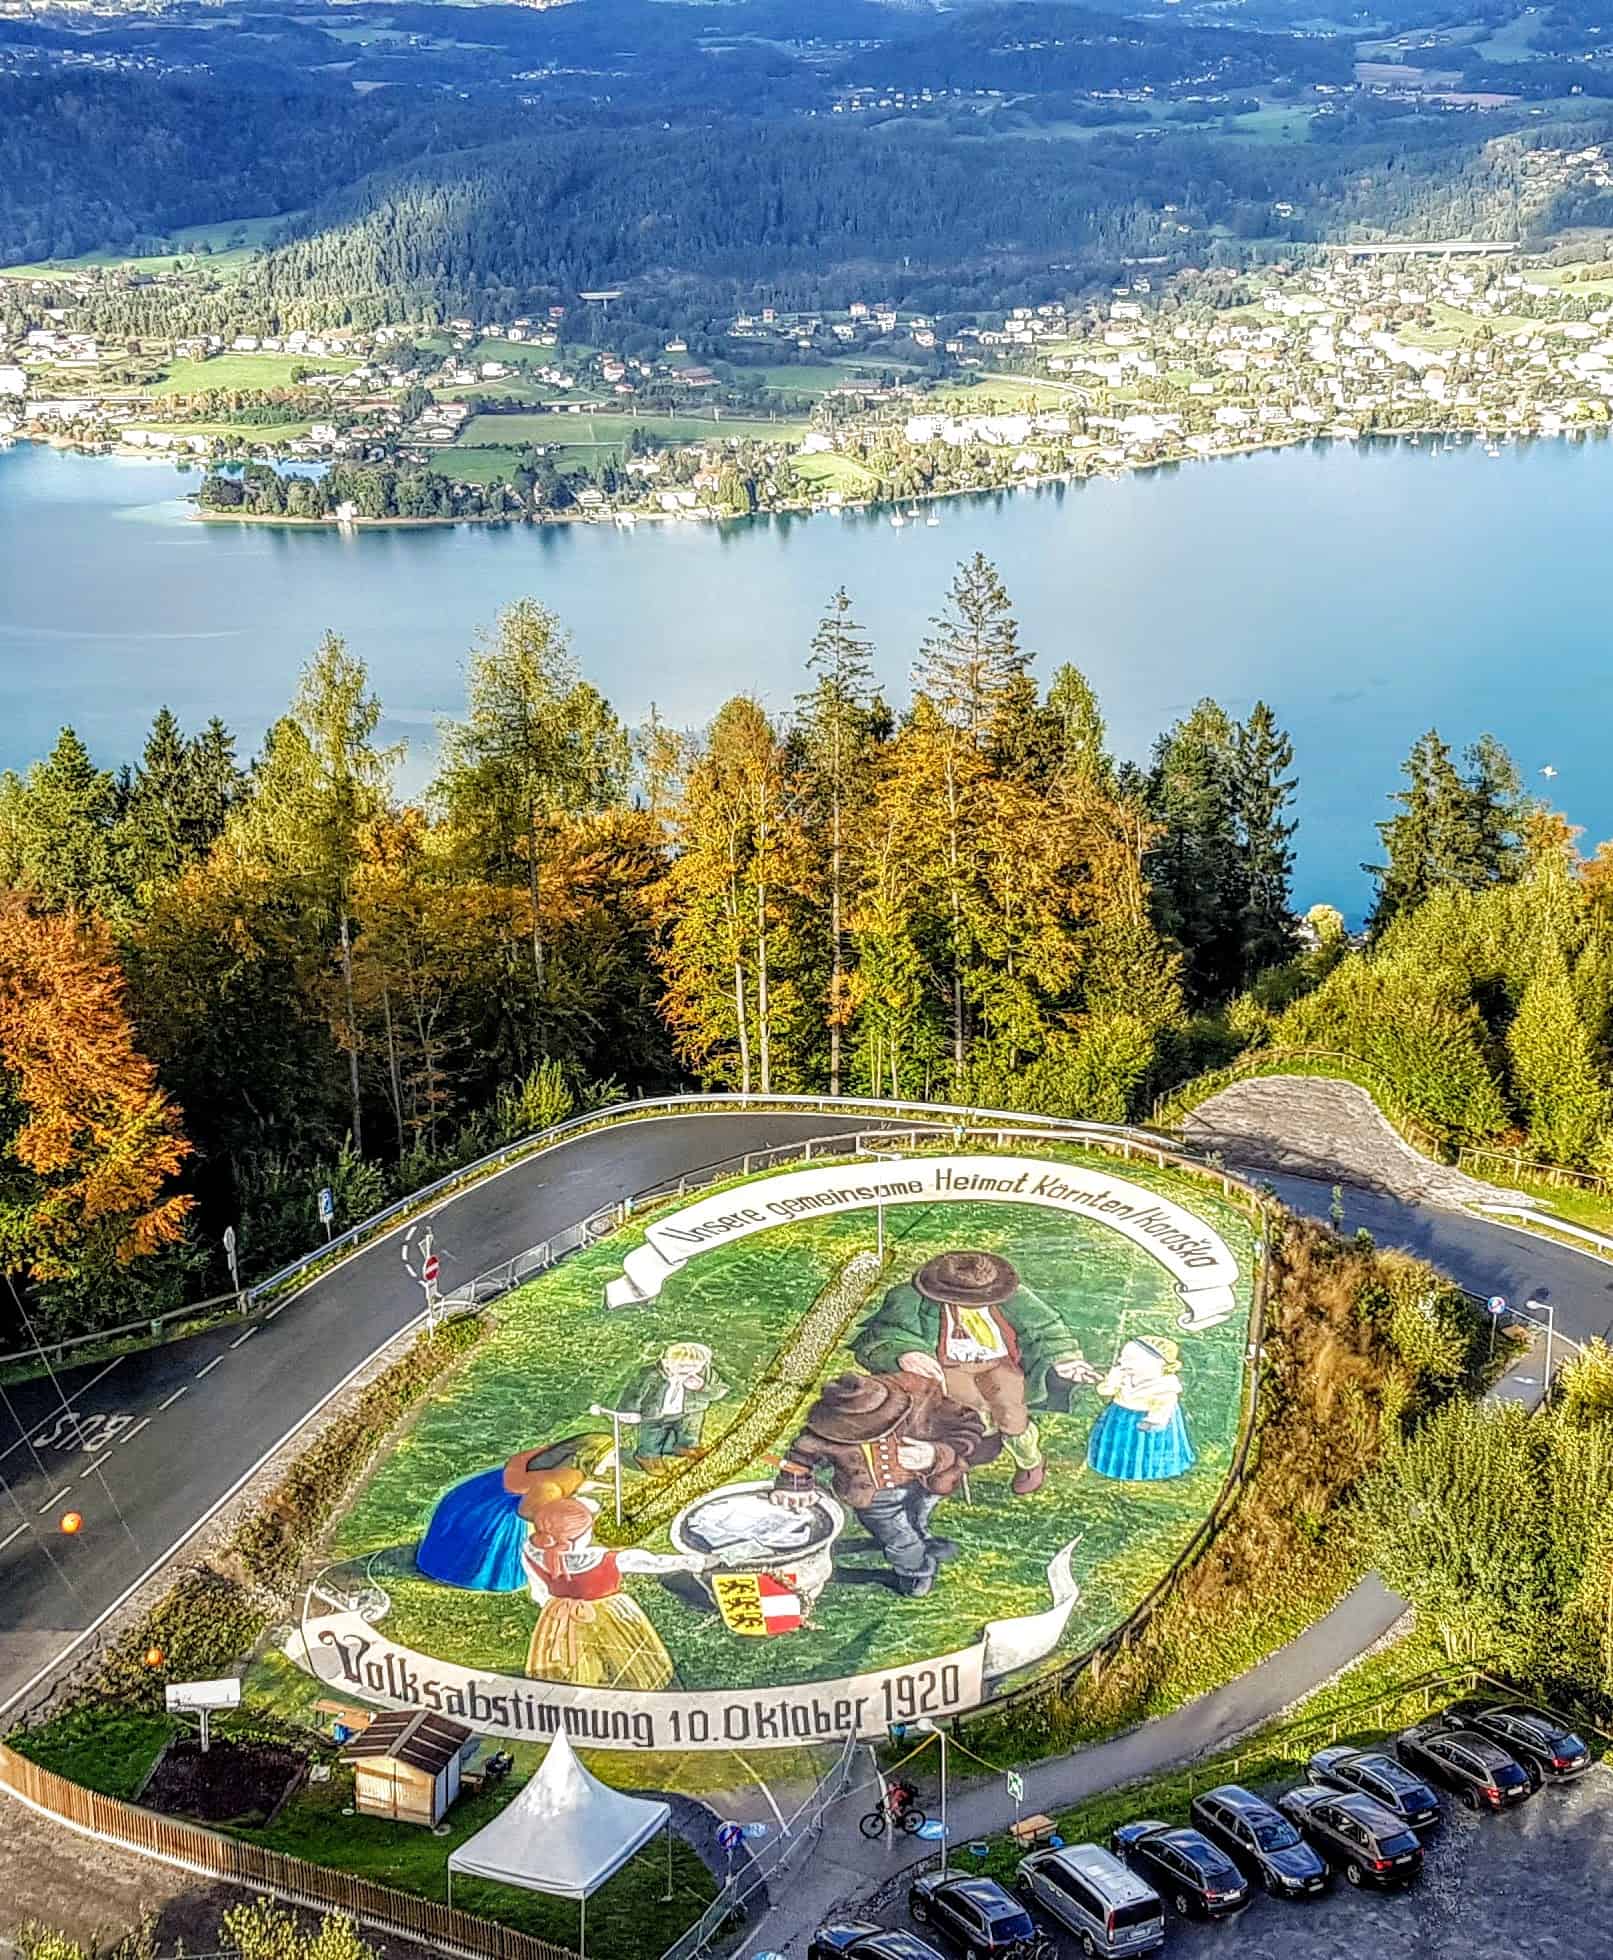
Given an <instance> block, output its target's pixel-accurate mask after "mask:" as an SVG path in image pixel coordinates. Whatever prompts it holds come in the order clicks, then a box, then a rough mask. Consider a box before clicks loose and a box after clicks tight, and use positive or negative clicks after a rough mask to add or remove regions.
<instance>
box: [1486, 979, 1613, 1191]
mask: <svg viewBox="0 0 1613 1960" xmlns="http://www.w3.org/2000/svg"><path fill="white" fill-rule="evenodd" d="M1507 1055H1508V1059H1509V1060H1510V1062H1511V1064H1512V1085H1513V1089H1514V1091H1515V1093H1516V1095H1517V1098H1518V1101H1519V1103H1520V1104H1521V1105H1522V1108H1523V1112H1524V1115H1525V1116H1526V1117H1527V1119H1528V1123H1529V1143H1530V1147H1531V1148H1532V1149H1533V1150H1534V1152H1535V1154H1536V1155H1537V1156H1539V1157H1541V1158H1543V1159H1544V1160H1545V1161H1546V1162H1547V1163H1552V1164H1577V1163H1581V1162H1583V1161H1584V1159H1585V1157H1586V1155H1587V1154H1588V1153H1589V1151H1590V1149H1591V1146H1592V1145H1593V1143H1594V1142H1595V1141H1596V1138H1597V1136H1598V1134H1599V1132H1600V1130H1601V1128H1602V1124H1603V1122H1604V1120H1605V1118H1606V1114H1607V1105H1608V1094H1607V1089H1606V1086H1605V1084H1604V1081H1603V1078H1602V1073H1601V1070H1600V1069H1599V1067H1598V1066H1597V1055H1596V1052H1595V1044H1594V1041H1593V1039H1592V1036H1591V1030H1590V1028H1589V1027H1588V1026H1587V1025H1586V1022H1585V1017H1584V1015H1583V1013H1582V1011H1581V1008H1580V1003H1579V1000H1578V998H1577V997H1576V995H1575V991H1574V983H1573V981H1572V979H1571V978H1570V977H1569V971H1568V965H1567V962H1566V961H1565V960H1564V958H1563V955H1562V952H1561V949H1560V948H1559V947H1557V946H1556V945H1550V946H1548V947H1547V948H1546V949H1545V951H1544V952H1543V954H1542V955H1541V956H1539V957H1538V958H1537V959H1536V961H1535V966H1534V972H1533V974H1532V975H1531V977H1530V980H1529V983H1528V985H1527V987H1525V989H1524V995H1523V999H1522V1001H1521V1002H1520V1003H1519V1006H1518V1012H1517V1014H1516V1016H1515V1017H1514V1019H1513V1022H1512V1026H1511V1027H1510V1028H1509V1029H1508V1030H1507Z"/></svg>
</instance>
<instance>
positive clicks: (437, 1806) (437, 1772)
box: [342, 1709, 471, 1825]
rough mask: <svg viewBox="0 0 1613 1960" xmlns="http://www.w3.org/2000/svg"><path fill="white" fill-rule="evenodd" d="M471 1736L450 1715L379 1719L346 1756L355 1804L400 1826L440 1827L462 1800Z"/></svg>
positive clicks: (405, 1713) (367, 1814)
mask: <svg viewBox="0 0 1613 1960" xmlns="http://www.w3.org/2000/svg"><path fill="white" fill-rule="evenodd" d="M470 1740H471V1731H470V1730H469V1729H467V1728H465V1727H463V1726H462V1725H461V1724H460V1723H458V1722H450V1721H449V1720H448V1718H447V1717H446V1716H445V1715H431V1714H423V1713H416V1712H415V1711H413V1710H411V1709H402V1710H399V1711H398V1712H396V1713H391V1714H385V1715H377V1716H376V1718H375V1719H374V1721H373V1722H371V1723H370V1725H369V1727H368V1728H367V1729H366V1730H365V1731H364V1733H363V1734H362V1735H358V1736H355V1737H354V1738H353V1740H352V1741H351V1742H350V1743H348V1745H347V1747H346V1748H345V1749H343V1751H342V1761H343V1762H344V1763H351V1764H352V1765H353V1804H354V1807H355V1808H356V1809H357V1810H358V1812H359V1813H360V1815H361V1816H364V1817H390V1818H393V1819H394V1820H395V1821H396V1822H398V1823H400V1824H427V1825H432V1824H440V1823H441V1822H442V1820H443V1818H444V1817H445V1816H446V1815H447V1812H448V1809H449V1806H450V1805H451V1804H452V1803H453V1801H454V1799H455V1798H456V1797H457V1796H458V1795H459V1772H460V1762H461V1759H462V1757H463V1756H464V1753H465V1746H466V1744H467V1743H468V1742H469V1741H470Z"/></svg>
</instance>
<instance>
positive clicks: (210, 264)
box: [0, 212, 296, 279]
mask: <svg viewBox="0 0 1613 1960" xmlns="http://www.w3.org/2000/svg"><path fill="white" fill-rule="evenodd" d="M295 215H296V214H295V213H294V212H286V213H285V214H283V215H282V216H280V217H276V218H238V219H233V220H226V221H224V222H223V223H220V224H215V225H186V226H183V227H182V228H181V229H180V230H179V231H178V232H176V233H175V234H174V243H175V245H176V246H177V247H178V248H179V252H178V255H176V254H175V253H173V252H164V253H158V254H156V255H155V256H153V257H150V258H133V257H131V256H130V255H129V254H128V253H127V252H83V253H81V254H80V255H79V256H78V257H77V258H74V259H44V260H41V261H39V262H38V263H36V264H34V265H9V266H0V279H39V278H43V277H46V276H47V275H49V274H50V273H53V272H57V273H59V272H85V271H89V270H90V269H91V268H93V267H96V266H102V267H105V266H127V267H128V268H129V269H130V270H131V271H134V272H146V273H152V274H156V273H163V272H173V271H175V270H177V269H178V264H177V259H178V256H182V255H186V254H195V253H198V252H199V251H200V250H201V248H202V247H203V246H204V245H205V246H207V247H208V248H210V249H209V250H208V252H207V254H206V256H205V257H204V258H202V259H200V260H199V262H198V263H199V269H204V270H209V271H213V272H232V273H233V272H239V271H240V269H241V267H242V266H243V265H245V264H246V262H247V260H248V259H250V258H251V257H252V255H253V253H254V252H256V251H257V250H258V249H259V247H260V246H261V245H262V244H263V242H264V240H265V239H266V238H267V237H268V235H269V234H270V232H272V231H273V230H274V229H275V227H276V226H277V225H283V224H284V223H286V221H287V219H288V218H290V217H294V216H295ZM232 241H233V242H232Z"/></svg>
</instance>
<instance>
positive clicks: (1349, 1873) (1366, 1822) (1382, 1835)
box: [1277, 1783, 1423, 1887]
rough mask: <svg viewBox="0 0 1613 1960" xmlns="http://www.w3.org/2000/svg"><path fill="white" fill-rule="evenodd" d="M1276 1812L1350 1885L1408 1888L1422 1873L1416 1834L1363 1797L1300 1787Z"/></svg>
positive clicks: (1305, 1785)
mask: <svg viewBox="0 0 1613 1960" xmlns="http://www.w3.org/2000/svg"><path fill="white" fill-rule="evenodd" d="M1277 1808H1278V1809H1279V1810H1280V1811H1281V1812H1282V1814H1283V1815H1284V1816H1285V1817H1286V1818H1287V1819H1288V1821H1289V1823H1291V1824H1297V1825H1298V1827H1299V1828H1300V1830H1302V1831H1303V1832H1304V1833H1305V1835H1306V1836H1307V1837H1308V1838H1309V1839H1310V1841H1311V1842H1312V1844H1314V1845H1315V1846H1316V1848H1317V1850H1318V1851H1320V1852H1321V1854H1322V1856H1323V1857H1324V1858H1325V1859H1326V1860H1327V1862H1328V1864H1329V1865H1330V1866H1331V1867H1332V1868H1333V1870H1334V1871H1341V1872H1343V1874H1344V1876H1345V1877H1346V1878H1347V1879H1348V1880H1349V1881H1350V1883H1351V1884H1352V1885H1381V1886H1385V1887H1388V1886H1392V1885H1409V1884H1410V1883H1411V1881H1412V1880H1413V1879H1414V1878H1415V1877H1416V1876H1417V1874H1418V1873H1419V1872H1420V1871H1421V1870H1422V1868H1423V1847H1422V1845H1421V1844H1420V1843H1419V1842H1418V1838H1417V1833H1416V1832H1415V1831H1413V1830H1408V1829H1407V1827H1406V1824H1405V1822H1404V1820H1403V1819H1401V1818H1399V1817H1397V1816H1396V1815H1395V1814H1394V1812H1393V1811H1392V1810H1385V1809H1384V1807H1383V1805H1382V1804H1381V1803H1374V1802H1373V1801H1372V1799H1371V1798H1370V1797H1363V1796H1362V1795H1361V1794H1360V1793H1359V1791H1356V1790H1324V1789H1323V1788H1322V1786H1321V1784H1319V1783H1302V1784H1301V1785H1300V1786H1299V1788H1298V1789H1297V1790H1288V1791H1285V1792H1284V1794H1283V1795H1282V1796H1280V1797H1279V1798H1278V1799H1277Z"/></svg>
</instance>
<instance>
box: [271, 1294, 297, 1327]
mask: <svg viewBox="0 0 1613 1960" xmlns="http://www.w3.org/2000/svg"><path fill="white" fill-rule="evenodd" d="M296 1297H297V1296H296V1294H295V1293H293V1294H292V1296H291V1300H294V1299H296ZM291 1300H282V1301H281V1302H280V1304H279V1306H277V1307H271V1308H270V1309H269V1311H268V1312H267V1313H266V1314H265V1315H264V1316H263V1318H264V1321H265V1323H267V1322H269V1321H271V1320H273V1319H274V1317H275V1315H276V1314H281V1313H284V1312H285V1310H286V1308H287V1307H289V1306H290V1305H291Z"/></svg>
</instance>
